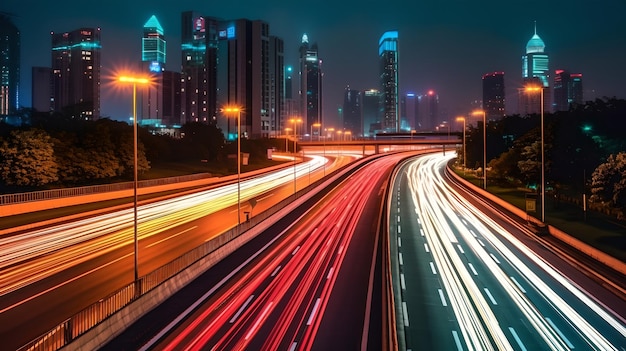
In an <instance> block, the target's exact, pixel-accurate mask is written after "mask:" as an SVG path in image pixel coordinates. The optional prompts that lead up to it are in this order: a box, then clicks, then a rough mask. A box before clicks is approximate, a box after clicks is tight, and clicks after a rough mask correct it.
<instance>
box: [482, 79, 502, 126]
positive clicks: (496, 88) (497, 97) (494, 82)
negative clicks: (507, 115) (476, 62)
mask: <svg viewBox="0 0 626 351" xmlns="http://www.w3.org/2000/svg"><path fill="white" fill-rule="evenodd" d="M504 101H505V92H504V72H493V73H487V74H485V75H483V109H484V110H485V114H486V117H487V119H500V118H502V117H504V112H505V111H504Z"/></svg>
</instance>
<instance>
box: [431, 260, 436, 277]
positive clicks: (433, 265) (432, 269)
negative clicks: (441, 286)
mask: <svg viewBox="0 0 626 351" xmlns="http://www.w3.org/2000/svg"><path fill="white" fill-rule="evenodd" d="M430 271H431V272H433V274H437V269H436V268H435V264H434V263H432V262H431V263H430Z"/></svg>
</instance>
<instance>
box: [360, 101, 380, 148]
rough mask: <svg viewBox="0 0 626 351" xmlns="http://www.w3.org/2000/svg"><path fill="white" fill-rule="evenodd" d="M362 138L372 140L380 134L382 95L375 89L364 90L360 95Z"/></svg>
mask: <svg viewBox="0 0 626 351" xmlns="http://www.w3.org/2000/svg"><path fill="white" fill-rule="evenodd" d="M361 99H362V103H361V105H362V109H361V111H362V114H361V116H362V120H363V126H362V128H363V136H364V137H369V138H373V137H374V136H376V133H379V132H382V124H381V123H380V121H381V116H382V105H381V101H382V94H381V93H380V91H378V90H376V89H370V90H365V91H363V92H362V94H361Z"/></svg>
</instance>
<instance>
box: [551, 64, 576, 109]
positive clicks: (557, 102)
mask: <svg viewBox="0 0 626 351" xmlns="http://www.w3.org/2000/svg"><path fill="white" fill-rule="evenodd" d="M582 79H583V75H582V74H580V73H574V74H572V73H569V72H568V71H566V70H562V69H557V70H556V71H555V75H554V111H568V110H569V108H570V106H571V105H572V104H582V103H583V82H582Z"/></svg>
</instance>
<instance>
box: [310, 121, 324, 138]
mask: <svg viewBox="0 0 626 351" xmlns="http://www.w3.org/2000/svg"><path fill="white" fill-rule="evenodd" d="M313 127H315V128H318V134H317V141H320V134H322V130H321V127H322V124H321V123H313V124H311V141H313Z"/></svg>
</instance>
